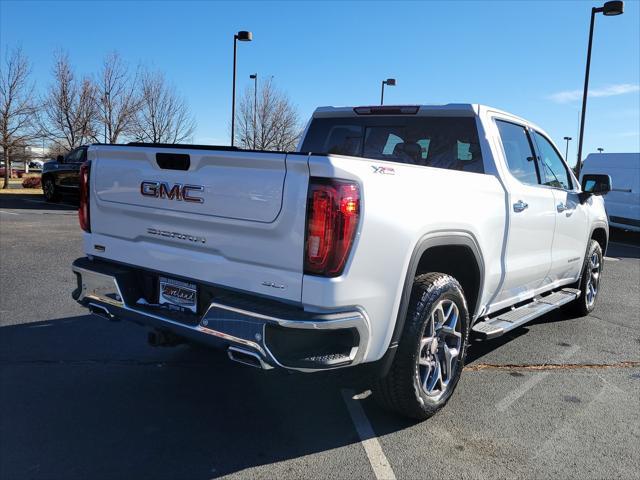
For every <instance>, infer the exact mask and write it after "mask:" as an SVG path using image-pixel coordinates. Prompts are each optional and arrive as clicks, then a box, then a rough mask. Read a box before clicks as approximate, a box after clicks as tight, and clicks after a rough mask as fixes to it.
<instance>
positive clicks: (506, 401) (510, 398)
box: [496, 345, 580, 412]
mask: <svg viewBox="0 0 640 480" xmlns="http://www.w3.org/2000/svg"><path fill="white" fill-rule="evenodd" d="M578 350H580V347H579V346H578V345H574V346H572V347H571V348H570V349H569V350H567V351H566V352H564V353H563V354H562V355H560V357H558V360H557V363H562V362H564V361H565V360H567V359H568V358H569V357H571V356H573V355H574V354H575V353H576V352H577V351H578ZM549 375H551V371H549V370H547V371H544V372H538V373H536V374H535V375H534V376H532V377H531V378H529V379H528V380H527V381H526V382H524V383H523V384H522V385H520V386H519V387H518V388H516V389H515V390H513V391H512V392H511V393H509V394H508V395H507V396H506V397H504V398H503V399H502V400H500V401H499V402H498V403H497V404H496V408H497V409H498V411H499V412H504V411H505V410H506V409H507V408H509V407H510V406H511V405H512V404H513V403H514V402H515V401H517V400H518V399H519V398H520V397H522V396H523V395H524V394H525V393H527V392H528V391H529V390H531V389H532V388H533V387H535V386H536V385H537V384H539V383H540V382H541V381H542V380H544V379H545V378H547V377H548V376H549Z"/></svg>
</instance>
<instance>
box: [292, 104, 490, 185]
mask: <svg viewBox="0 0 640 480" xmlns="http://www.w3.org/2000/svg"><path fill="white" fill-rule="evenodd" d="M302 151H304V152H312V153H318V154H322V153H333V154H339V155H351V156H355V157H365V158H372V159H378V160H386V161H390V162H399V163H407V164H411V165H422V166H426V167H436V168H446V169H451V170H463V171H468V172H476V173H483V172H484V168H483V164H482V155H481V153H480V146H479V143H478V131H477V128H476V122H475V119H474V118H473V117H406V116H403V117H390V116H385V117H353V118H317V119H314V120H313V121H312V122H311V125H310V127H309V131H308V132H307V136H306V138H305V140H304V143H303V144H302Z"/></svg>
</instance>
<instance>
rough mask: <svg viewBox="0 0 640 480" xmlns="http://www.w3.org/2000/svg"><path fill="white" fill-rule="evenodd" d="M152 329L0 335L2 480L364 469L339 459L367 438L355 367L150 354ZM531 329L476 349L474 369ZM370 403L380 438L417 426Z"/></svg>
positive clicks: (188, 351) (191, 350) (32, 329)
mask: <svg viewBox="0 0 640 480" xmlns="http://www.w3.org/2000/svg"><path fill="white" fill-rule="evenodd" d="M563 319H565V320H566V319H567V317H566V316H565V315H563V314H561V313H559V312H552V313H550V314H548V315H545V316H544V317H542V318H541V319H540V320H539V321H540V322H548V321H551V322H554V321H561V320H563ZM145 332H146V331H145V329H143V328H140V327H138V326H136V325H133V324H130V323H127V322H117V323H115V324H114V323H111V322H108V321H106V320H103V319H100V318H97V317H93V316H90V315H82V316H76V317H68V318H61V319H56V320H49V321H43V322H37V323H28V324H20V325H12V326H6V327H2V328H0V405H2V410H1V411H0V412H1V413H0V426H1V428H0V458H1V459H2V461H0V478H65V479H74V478H81V479H84V478H92V479H100V478H109V479H111V478H154V479H157V478H172V479H173V478H194V479H207V478H212V477H217V476H222V475H226V474H231V473H236V472H242V471H244V470H247V469H252V468H254V467H260V466H270V467H269V468H270V470H268V472H269V473H268V474H267V475H266V476H271V477H273V476H279V475H280V473H282V472H280V469H282V468H291V465H289V467H285V466H274V467H271V465H272V464H277V462H281V461H285V460H291V459H296V461H297V462H302V465H300V468H301V470H299V472H305V475H307V476H310V477H326V476H327V475H328V472H331V471H334V472H335V471H337V470H336V469H339V468H340V467H341V464H340V462H342V463H344V462H350V463H352V462H357V461H359V460H358V456H357V455H356V456H355V457H354V456H353V452H343V453H342V454H340V453H338V454H336V452H335V449H339V448H341V447H349V446H351V445H353V444H357V443H359V441H360V439H359V438H358V436H357V433H356V431H355V429H354V427H353V424H352V421H351V418H350V417H349V414H348V411H347V409H346V407H345V405H344V402H343V399H342V395H341V389H342V388H356V389H358V388H362V386H363V385H362V384H361V385H358V381H357V379H356V378H355V377H356V376H357V373H356V372H357V371H356V370H355V369H346V370H343V371H336V372H332V373H326V374H325V373H320V374H314V375H303V374H287V373H284V372H280V371H269V372H264V371H260V370H257V369H252V368H251V367H245V366H242V365H237V364H234V363H231V362H230V361H229V360H228V358H227V356H226V354H225V353H224V352H219V351H215V350H209V349H206V348H201V347H198V346H193V345H182V346H179V347H174V348H152V347H149V346H148V345H147V344H146V341H145ZM527 332H528V330H527V328H526V327H525V328H520V329H517V330H514V331H513V332H510V333H509V334H508V335H505V336H504V337H500V338H497V339H495V340H492V341H483V342H479V341H472V344H471V348H470V349H469V352H468V357H467V363H468V364H470V363H473V362H475V361H478V360H479V359H480V358H482V357H483V356H484V355H486V354H487V353H489V352H491V351H493V350H495V349H497V348H500V347H501V346H503V345H504V344H506V343H508V342H510V341H512V340H513V339H515V338H517V337H519V336H521V335H525V334H527ZM363 403H364V407H365V410H366V411H367V414H368V415H369V416H370V419H371V421H372V423H373V425H374V426H375V430H376V433H377V435H385V434H389V433H393V432H397V431H400V430H404V429H407V428H410V427H412V426H413V425H414V424H415V423H414V422H411V421H409V420H406V419H403V418H400V417H397V416H395V415H392V414H389V413H387V412H385V411H383V410H381V409H379V408H378V407H377V406H376V405H375V402H374V401H373V400H372V399H371V398H367V399H366V400H364V402H363ZM357 448H358V449H359V451H361V450H360V449H361V447H360V446H359V445H358V446H357ZM325 452H326V457H323V458H321V460H320V461H318V460H317V459H316V460H315V461H314V462H308V461H307V460H305V459H304V458H303V457H305V456H307V455H312V454H320V455H325ZM340 455H342V456H340ZM347 455H351V456H349V457H347ZM360 461H365V462H366V460H362V459H361V460H360ZM325 462H328V463H327V464H326V470H310V469H311V468H313V465H318V464H320V465H325ZM331 462H334V463H335V462H338V465H336V464H331ZM315 468H318V467H317V466H316V467H315ZM287 472H288V473H289V474H290V475H291V474H292V472H291V471H287ZM245 473H246V474H247V475H248V476H257V475H258V472H257V471H248V472H245ZM259 473H260V474H262V475H265V471H264V470H262V471H260V472H259Z"/></svg>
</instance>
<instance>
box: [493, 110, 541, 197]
mask: <svg viewBox="0 0 640 480" xmlns="http://www.w3.org/2000/svg"><path fill="white" fill-rule="evenodd" d="M496 125H497V126H498V131H499V132H500V140H501V141H502V148H503V149H504V155H505V159H506V161H507V166H508V167H509V171H510V172H511V175H513V176H514V177H516V178H517V179H518V180H520V181H521V182H522V183H526V184H529V185H538V183H539V182H538V167H537V165H536V160H535V158H536V157H535V154H534V153H533V144H532V143H531V138H530V137H529V132H527V130H526V128H524V127H522V126H520V125H516V124H515V123H509V122H504V121H502V120H496Z"/></svg>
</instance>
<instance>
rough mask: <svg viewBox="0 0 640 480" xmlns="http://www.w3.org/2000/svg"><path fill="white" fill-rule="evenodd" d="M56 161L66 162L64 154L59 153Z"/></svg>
mask: <svg viewBox="0 0 640 480" xmlns="http://www.w3.org/2000/svg"><path fill="white" fill-rule="evenodd" d="M56 162H58V163H64V157H63V156H62V155H58V156H57V157H56Z"/></svg>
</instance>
